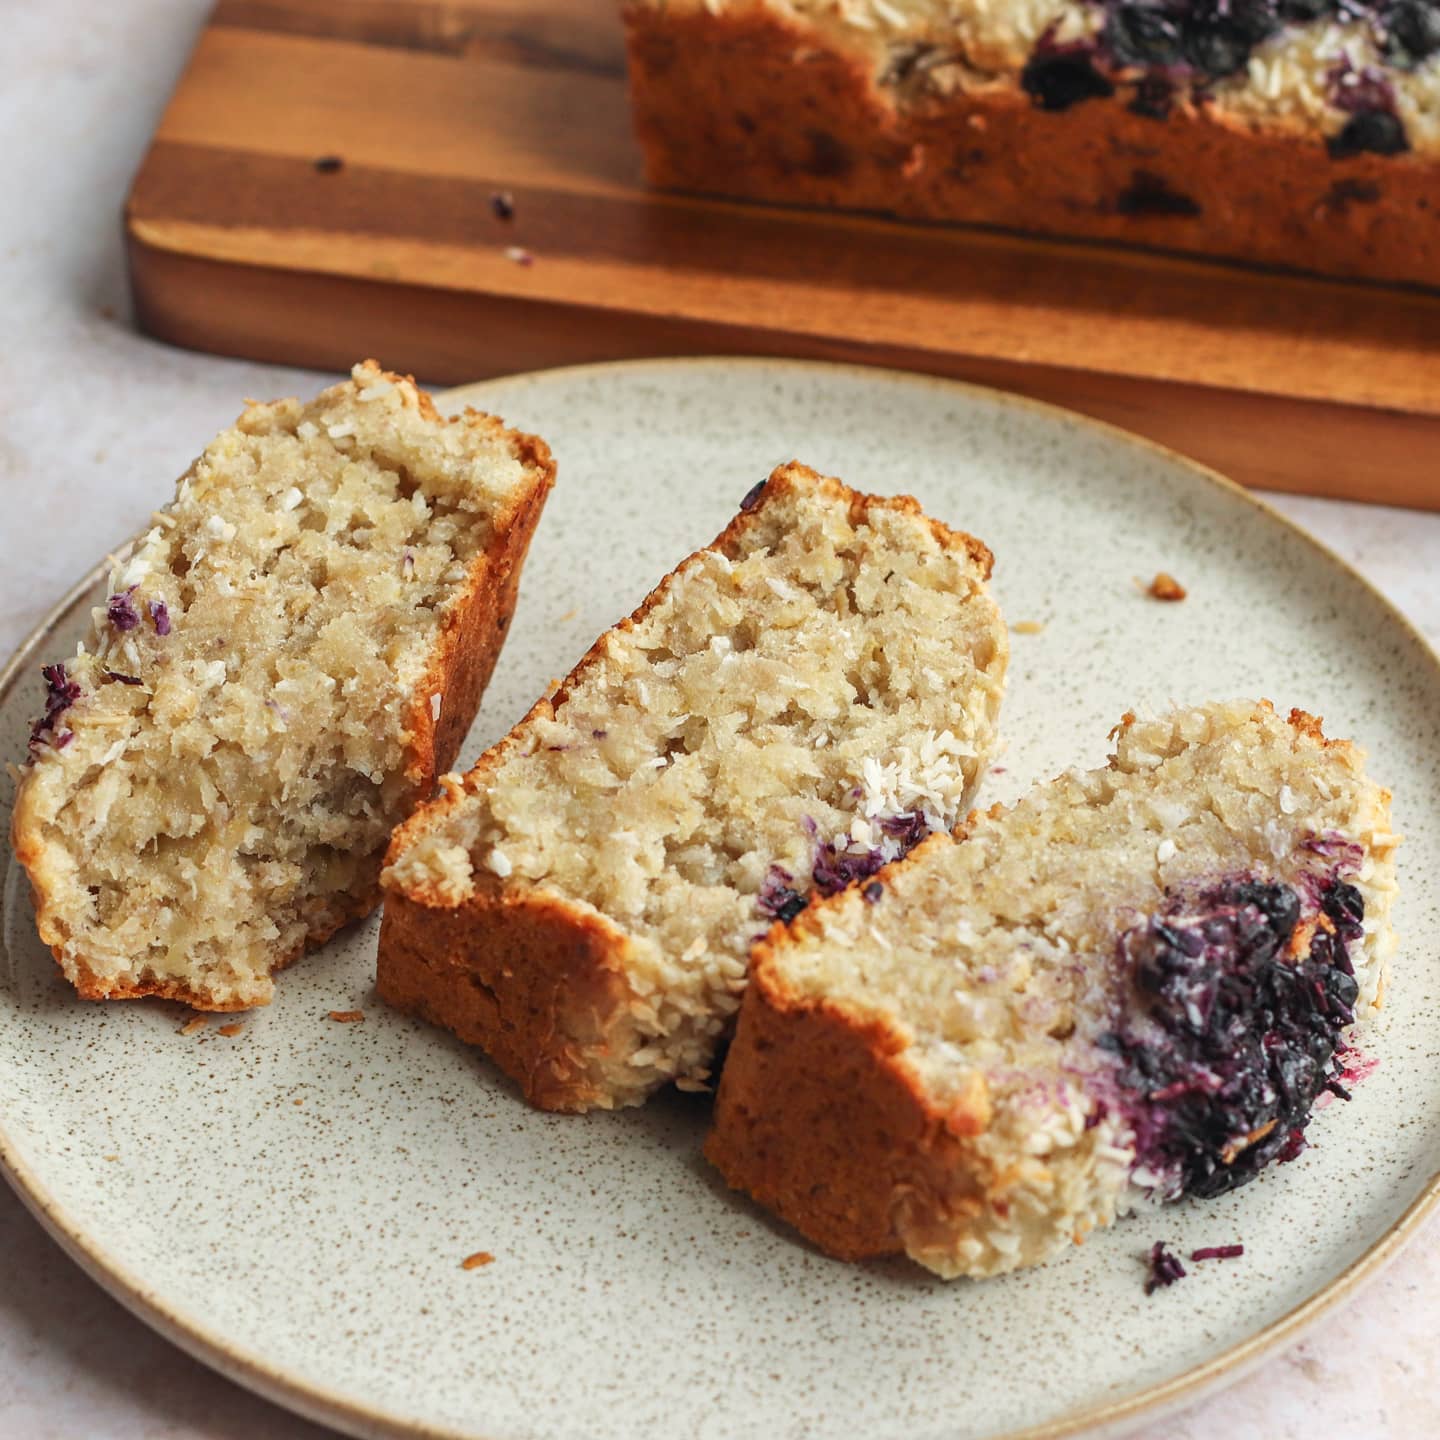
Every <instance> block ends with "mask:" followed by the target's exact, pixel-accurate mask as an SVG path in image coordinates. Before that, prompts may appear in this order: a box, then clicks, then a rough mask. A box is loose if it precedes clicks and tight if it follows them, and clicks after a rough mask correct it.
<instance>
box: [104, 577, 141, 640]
mask: <svg viewBox="0 0 1440 1440" xmlns="http://www.w3.org/2000/svg"><path fill="white" fill-rule="evenodd" d="M135 590H136V587H135V586H134V585H132V586H131V587H130V588H129V589H128V590H121V591H118V592H117V593H116V594H114V595H112V596H111V597H110V599H109V601H108V602H107V604H106V606H105V618H106V619H107V620H109V622H110V623H111V624H112V625H113V626H114V627H115V628H116V629H117V630H122V631H123V630H133V629H134V628H135V627H136V626H137V625H138V624H139V623H140V613H139V611H137V610H136V609H135V602H134V601H133V600H132V599H131V598H130V597H131V596H132V595H133V594H134V593H135Z"/></svg>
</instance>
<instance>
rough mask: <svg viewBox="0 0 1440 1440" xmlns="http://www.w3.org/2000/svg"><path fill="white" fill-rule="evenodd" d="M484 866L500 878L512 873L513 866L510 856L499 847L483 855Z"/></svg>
mask: <svg viewBox="0 0 1440 1440" xmlns="http://www.w3.org/2000/svg"><path fill="white" fill-rule="evenodd" d="M485 865H486V868H487V869H489V870H491V871H492V872H493V873H494V874H496V875H498V876H499V877H500V878H501V879H502V880H503V879H505V877H506V876H507V875H511V874H513V873H514V870H515V867H514V866H513V865H512V864H511V863H510V857H509V856H508V855H507V854H506V853H505V852H504V851H503V850H499V849H492V850H491V851H490V853H489V854H488V855H487V856H486V857H485Z"/></svg>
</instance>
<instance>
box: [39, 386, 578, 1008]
mask: <svg viewBox="0 0 1440 1440" xmlns="http://www.w3.org/2000/svg"><path fill="white" fill-rule="evenodd" d="M554 473H555V467H554V463H553V461H552V460H551V457H550V453H549V450H548V449H547V448H546V446H545V444H544V442H543V441H541V440H538V439H536V438H535V437H534V436H530V435H522V434H518V433H516V432H514V431H511V430H507V429H506V428H505V427H504V425H503V424H502V423H501V422H500V421H499V420H496V419H494V418H493V417H491V416H488V415H481V414H478V413H476V412H473V411H471V412H467V413H466V414H465V415H464V416H462V417H460V418H459V419H456V420H446V419H444V418H442V417H441V416H440V415H439V414H438V413H437V412H436V410H435V408H434V406H433V405H432V404H431V401H430V399H429V397H428V396H427V395H425V394H424V392H422V391H420V390H419V389H417V388H416V386H415V384H414V382H413V380H411V379H409V378H407V377H402V376H399V375H393V374H389V373H387V372H384V371H382V370H381V369H380V367H379V366H377V365H376V364H375V363H374V362H373V361H367V362H366V363H365V364H363V365H359V366H356V368H355V370H354V372H353V374H352V376H351V378H350V380H348V381H347V382H345V383H343V384H340V385H336V386H334V387H332V388H331V389H328V390H326V391H325V392H324V393H323V394H321V395H320V396H319V397H318V398H317V399H316V400H314V401H312V402H311V403H309V404H306V405H302V404H300V403H299V402H298V401H295V400H285V401H279V402H277V403H274V404H252V405H250V406H249V407H248V408H247V409H246V411H245V413H244V414H243V415H242V416H241V417H240V419H239V421H238V422H237V423H236V425H235V427H234V428H233V429H230V430H227V431H225V432H224V433H223V434H222V435H220V436H219V437H218V438H217V439H216V440H215V441H214V442H213V443H212V444H211V445H210V446H209V448H208V449H207V450H206V451H205V453H204V454H203V455H201V457H200V458H199V459H198V460H197V461H196V462H195V464H194V465H193V466H192V467H191V469H190V470H189V471H188V472H187V473H186V475H185V476H184V477H183V478H182V479H181V480H180V482H179V485H178V488H177V491H176V494H175V498H174V500H173V501H172V502H171V503H170V504H168V505H167V506H166V507H165V508H164V509H163V510H162V511H159V512H157V514H156V515H155V523H154V526H153V528H152V529H151V530H150V531H149V532H148V533H147V534H146V535H145V536H144V537H143V538H142V539H141V540H139V541H138V542H137V543H136V544H135V546H134V547H133V548H132V549H131V551H130V552H129V553H128V555H126V556H125V558H123V559H122V560H120V561H119V562H117V563H116V564H115V566H114V567H113V569H112V571H111V573H110V577H109V582H108V586H107V590H108V595H107V599H106V602H105V603H104V604H103V605H102V606H100V607H98V608H97V609H96V610H95V611H94V615H93V626H92V629H91V632H90V634H89V636H88V638H87V639H86V641H85V642H84V643H83V644H82V646H81V650H80V653H79V654H77V655H76V656H74V657H73V658H71V659H67V660H65V661H63V662H59V663H56V664H54V665H50V666H47V667H45V671H44V675H45V680H46V684H47V699H46V709H45V714H44V715H43V716H42V717H41V718H40V719H39V721H37V723H36V726H35V730H34V735H33V738H32V741H31V745H30V755H29V763H28V766H27V768H26V769H25V771H24V773H23V776H22V779H21V782H20V786H19V792H18V796H17V801H16V807H15V812H14V818H13V824H12V842H13V845H14V849H15V854H16V856H17V858H18V859H19V861H20V863H21V864H22V865H23V866H24V867H25V870H26V872H27V873H28V875H29V878H30V883H31V888H32V891H33V893H34V898H35V910H36V921H37V924H38V927H39V931H40V935H41V938H42V939H43V940H44V941H45V942H46V944H48V945H49V946H50V947H51V949H52V950H53V952H54V955H55V958H56V960H57V961H58V962H59V964H60V967H61V969H62V970H63V971H64V973H65V975H66V977H67V978H68V979H69V980H70V981H71V982H72V983H73V984H74V985H75V987H76V989H77V990H78V991H79V992H80V994H81V995H83V996H85V997H87V998H90V999H128V998H133V997H138V996H145V995H157V996H165V997H168V998H171V999H176V1000H183V1001H186V1002H188V1003H189V1004H191V1005H194V1006H195V1007H197V1008H200V1009H206V1010H233V1009H242V1008H245V1007H248V1006H252V1005H260V1004H264V1003H266V1002H267V1001H268V1000H269V999H270V998H271V994H272V990H273V982H272V980H271V974H272V972H273V971H274V970H276V969H278V968H279V967H280V966H282V965H285V964H288V963H289V962H290V961H292V960H294V959H295V958H296V957H297V956H299V955H300V954H301V953H302V952H303V951H305V950H307V949H309V948H312V947H314V946H316V945H318V944H320V943H321V942H322V941H324V940H325V939H326V938H328V937H329V936H330V935H331V934H333V933H334V931H335V930H337V929H338V928H339V927H340V926H342V925H344V924H346V923H347V922H348V921H350V920H353V919H355V918H357V917H359V916H362V915H364V914H366V913H367V912H368V911H369V910H371V909H373V908H374V906H375V904H376V903H377V902H378V899H379V884H378V881H379V871H380V862H381V859H382V857H383V854H384V849H385V845H386V843H387V841H388V838H389V835H390V832H391V830H392V829H393V827H394V826H395V825H396V824H397V823H398V822H399V821H400V820H402V819H403V818H404V817H405V816H406V815H407V814H408V813H409V812H410V810H411V809H412V808H413V807H414V805H415V804H416V803H417V802H418V801H420V800H421V799H423V798H425V797H426V796H428V795H429V794H431V793H432V792H433V790H434V784H435V777H436V775H437V774H438V773H439V772H441V771H443V770H445V769H447V768H448V767H449V766H450V765H451V764H452V763H453V761H454V757H455V754H456V751H457V750H458V748H459V745H460V742H461V740H462V739H463V737H464V735H465V733H466V731H467V730H468V728H469V726H470V723H471V720H472V719H473V717H474V714H475V710H476V707H477V705H478V703H479V699H480V695H481V692H482V691H483V690H484V688H485V685H486V683H487V681H488V680H489V677H490V673H491V670H492V669H493V667H494V664H495V660H496V657H497V656H498V654H499V651H500V648H501V645H502V643H503V640H504V637H505V633H506V628H507V626H508V624H509V621H510V617H511V615H512V614H513V612H514V608H515V601H516V592H517V586H518V584H519V579H520V571H521V567H522V564H523V562H524V559H525V554H526V550H527V548H528V546H529V543H530V538H531V535H532V534H533V532H534V529H535V526H536V523H537V521H538V519H539V516H540V512H541V509H542V507H543V505H544V503H545V498H546V496H547V494H548V493H549V490H550V487H551V485H552V483H553V481H554Z"/></svg>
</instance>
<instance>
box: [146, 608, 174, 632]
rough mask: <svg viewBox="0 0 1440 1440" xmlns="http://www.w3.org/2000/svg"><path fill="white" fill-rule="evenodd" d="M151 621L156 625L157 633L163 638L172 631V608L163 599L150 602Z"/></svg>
mask: <svg viewBox="0 0 1440 1440" xmlns="http://www.w3.org/2000/svg"><path fill="white" fill-rule="evenodd" d="M150 622H151V624H153V625H154V626H155V633H156V634H157V635H159V636H161V637H162V638H163V637H164V636H166V635H168V634H169V633H170V609H169V606H167V605H166V604H165V602H164V601H163V600H152V601H151V602H150Z"/></svg>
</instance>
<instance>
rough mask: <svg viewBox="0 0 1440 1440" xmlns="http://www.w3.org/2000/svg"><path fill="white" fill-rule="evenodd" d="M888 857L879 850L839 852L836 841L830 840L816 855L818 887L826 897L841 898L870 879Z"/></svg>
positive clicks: (815, 871) (815, 868) (815, 873)
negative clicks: (840, 896)
mask: <svg viewBox="0 0 1440 1440" xmlns="http://www.w3.org/2000/svg"><path fill="white" fill-rule="evenodd" d="M884 864H885V857H884V856H883V855H882V854H881V853H880V851H879V849H878V848H877V849H874V850H861V851H854V850H837V849H836V848H835V842H834V841H833V840H827V841H825V842H824V844H822V845H821V846H820V847H819V848H818V849H817V850H816V852H815V866H814V870H813V871H812V873H813V875H814V877H815V888H816V889H817V890H818V891H819V892H820V893H821V894H822V895H837V894H839V892H840V891H841V890H844V889H845V888H846V887H847V886H850V885H854V884H855V883H856V882H857V881H859V880H868V879H869V878H870V876H872V875H873V874H874V873H875V872H876V871H877V870H879V869H880V867H881V866H882V865H884Z"/></svg>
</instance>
